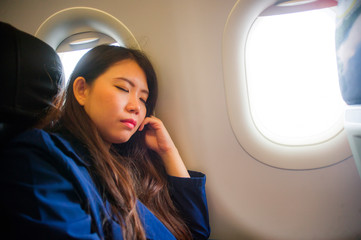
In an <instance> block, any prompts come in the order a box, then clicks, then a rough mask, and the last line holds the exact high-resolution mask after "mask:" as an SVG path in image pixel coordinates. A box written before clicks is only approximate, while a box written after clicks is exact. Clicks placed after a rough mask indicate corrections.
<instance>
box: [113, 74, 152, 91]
mask: <svg viewBox="0 0 361 240" xmlns="http://www.w3.org/2000/svg"><path fill="white" fill-rule="evenodd" d="M114 79H115V80H123V81H126V82H127V83H129V84H130V85H131V86H132V87H135V84H134V83H133V81H132V80H130V79H128V78H125V77H116V78H114ZM140 91H141V92H142V93H145V94H147V95H149V91H148V90H146V89H141V90H140Z"/></svg>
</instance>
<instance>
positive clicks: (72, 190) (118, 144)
mask: <svg viewBox="0 0 361 240" xmlns="http://www.w3.org/2000/svg"><path fill="white" fill-rule="evenodd" d="M156 99H157V80H156V74H155V72H154V70H153V67H152V65H151V64H150V62H149V60H148V59H147V58H146V56H144V55H143V54H142V53H141V52H139V51H137V50H131V49H126V48H122V47H116V46H105V45H102V46H98V47H96V48H94V49H92V50H91V51H89V52H88V53H87V54H85V55H84V56H83V58H82V59H81V60H80V61H79V63H78V65H77V66H76V67H75V69H74V71H73V73H72V75H71V78H70V82H69V84H68V87H67V90H66V92H65V93H64V94H63V95H62V98H60V100H58V106H59V107H58V109H60V111H58V110H55V111H52V112H51V113H50V114H49V116H48V118H47V119H48V122H49V121H50V122H51V124H49V125H48V126H45V129H46V131H44V130H39V129H34V130H31V131H28V132H26V133H24V134H22V135H20V136H18V137H17V138H16V139H14V140H13V141H12V142H11V143H10V144H9V146H7V147H6V150H5V151H4V153H2V156H1V158H2V159H4V161H5V165H6V167H5V168H8V169H10V171H8V170H7V172H6V173H4V176H2V177H1V178H2V179H1V182H2V185H4V188H5V189H6V190H8V192H9V196H6V198H5V200H3V204H6V205H8V206H9V207H8V209H10V215H11V217H12V221H13V222H14V223H16V228H17V229H21V231H18V230H15V231H14V232H13V233H12V234H13V236H19V238H20V237H24V236H28V237H29V236H30V237H34V238H35V239H120V238H121V237H123V238H124V239H146V238H147V239H175V238H176V239H207V238H208V236H209V224H208V211H207V202H206V198H205V191H204V184H205V176H204V175H203V174H202V173H197V172H188V171H187V170H186V168H185V166H184V164H183V161H182V159H181V157H180V155H179V153H178V151H177V148H176V147H175V145H174V144H173V141H172V140H171V138H170V136H169V134H168V132H167V130H166V129H165V127H164V125H163V123H162V122H161V121H160V120H159V119H157V118H155V117H154V116H152V115H151V114H152V113H153V111H154V107H155V103H156ZM189 174H190V175H191V176H190V175H189ZM4 182H5V184H4ZM23 201H25V202H24V203H23ZM24 228H25V229H24Z"/></svg>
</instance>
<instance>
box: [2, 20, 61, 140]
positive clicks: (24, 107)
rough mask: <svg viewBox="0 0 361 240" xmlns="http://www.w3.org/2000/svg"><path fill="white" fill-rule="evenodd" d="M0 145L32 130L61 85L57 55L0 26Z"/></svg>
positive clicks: (48, 48)
mask: <svg viewBox="0 0 361 240" xmlns="http://www.w3.org/2000/svg"><path fill="white" fill-rule="evenodd" d="M0 35H1V38H0V52H1V54H0V76H1V77H0V142H1V144H3V143H4V142H6V141H7V140H8V139H9V138H11V137H13V136H14V135H16V134H18V133H19V132H21V131H24V130H25V129H27V128H30V127H33V126H34V125H35V124H37V123H38V122H39V121H40V119H41V118H42V117H43V116H44V115H45V114H46V111H47V109H49V107H50V106H52V101H53V98H54V96H55V95H56V94H57V93H58V91H59V88H60V87H61V86H62V82H63V69H62V64H61V61H60V58H59V57H58V55H57V53H56V52H55V51H54V50H53V49H52V48H51V47H50V46H49V45H47V44H46V43H45V42H43V41H41V40H40V39H38V38H36V37H34V36H32V35H30V34H27V33H25V32H23V31H20V30H18V29H16V28H14V27H13V26H11V25H9V24H7V23H3V22H0Z"/></svg>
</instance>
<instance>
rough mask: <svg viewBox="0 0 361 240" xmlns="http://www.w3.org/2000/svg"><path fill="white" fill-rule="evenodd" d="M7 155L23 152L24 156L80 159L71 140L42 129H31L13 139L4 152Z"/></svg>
mask: <svg viewBox="0 0 361 240" xmlns="http://www.w3.org/2000/svg"><path fill="white" fill-rule="evenodd" d="M2 151H3V152H5V153H11V152H19V151H22V152H23V153H24V154H26V153H29V152H32V153H33V152H37V153H42V154H46V155H51V156H53V157H60V158H63V159H64V156H65V155H66V156H70V157H71V158H72V159H79V160H80V161H81V162H83V160H82V158H80V157H79V151H78V149H77V148H76V147H74V144H73V143H72V141H71V139H69V138H66V137H64V136H63V135H62V134H60V133H53V132H48V131H45V130H42V129H37V128H34V129H29V130H27V131H25V132H23V133H20V134H19V135H17V136H16V137H14V138H13V139H11V140H10V141H9V142H8V143H7V144H6V146H5V147H4V148H3V150H2Z"/></svg>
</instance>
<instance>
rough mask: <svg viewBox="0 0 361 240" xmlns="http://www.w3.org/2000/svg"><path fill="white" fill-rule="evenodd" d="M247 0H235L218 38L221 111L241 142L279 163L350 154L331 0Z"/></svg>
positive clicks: (321, 162) (326, 162) (318, 164)
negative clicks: (224, 105)
mask: <svg viewBox="0 0 361 240" xmlns="http://www.w3.org/2000/svg"><path fill="white" fill-rule="evenodd" d="M251 2H254V4H253V5H252V4H249V3H250V2H249V1H246V2H244V1H237V3H236V4H235V5H234V7H233V9H232V11H231V12H230V14H229V16H228V19H227V23H226V25H225V29H224V33H223V43H222V44H223V48H222V51H223V74H224V86H225V97H226V103H227V113H228V117H229V120H230V124H231V127H232V131H233V133H234V135H235V138H236V140H237V141H238V143H239V145H240V147H241V148H242V149H244V150H245V151H246V152H247V154H249V155H250V156H252V157H253V158H254V159H255V160H257V161H259V162H262V163H264V164H266V165H267V166H272V167H276V168H281V169H295V170H301V169H302V170H304V169H317V168H322V167H327V166H330V165H333V164H336V163H339V162H341V161H343V160H345V159H348V158H350V157H351V156H352V154H351V150H350V147H349V145H348V141H347V136H346V134H345V131H344V129H343V113H344V107H345V103H344V102H343V100H342V97H341V92H340V89H339V84H338V74H337V64H336V56H335V52H336V50H335V36H334V33H335V13H334V9H333V7H334V6H336V4H337V2H336V1H334V0H314V1H305V0H297V1H296V0H292V1H284V0H280V1H277V3H276V4H274V5H271V6H270V3H271V2H272V1H251ZM273 2H275V1H273Z"/></svg>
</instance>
